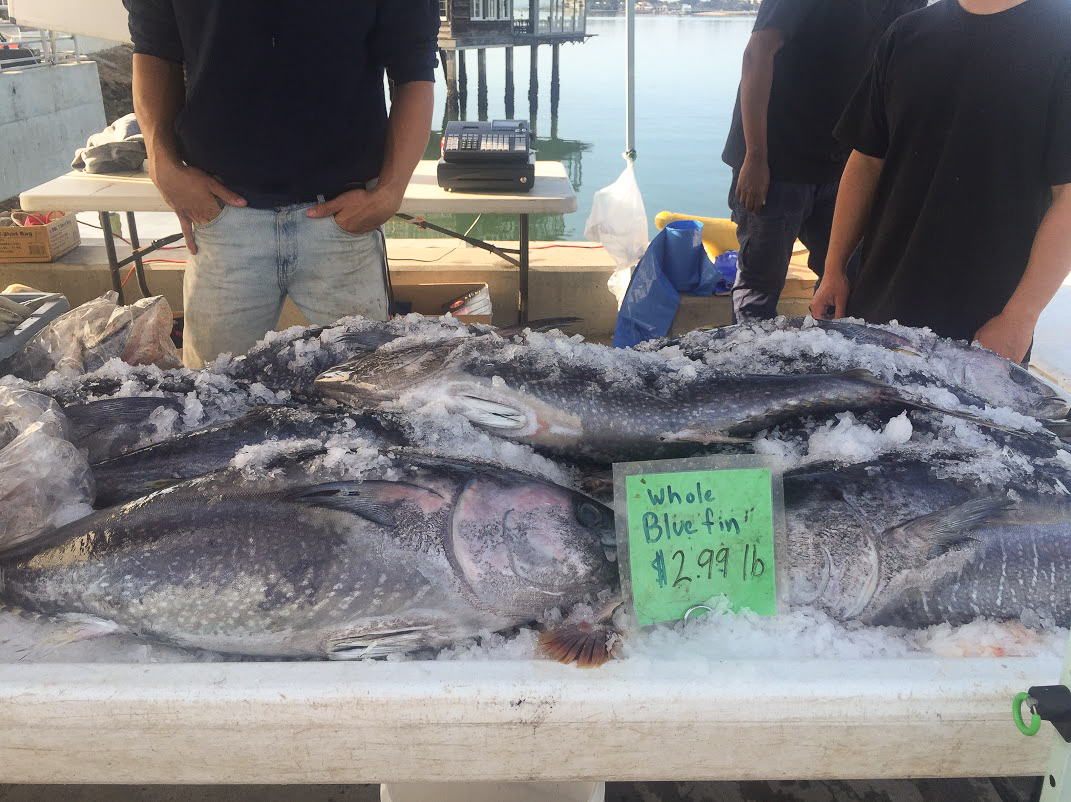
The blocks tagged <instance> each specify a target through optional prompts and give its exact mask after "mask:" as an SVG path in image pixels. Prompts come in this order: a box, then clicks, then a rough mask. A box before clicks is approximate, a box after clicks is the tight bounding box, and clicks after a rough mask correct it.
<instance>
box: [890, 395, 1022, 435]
mask: <svg viewBox="0 0 1071 802" xmlns="http://www.w3.org/2000/svg"><path fill="white" fill-rule="evenodd" d="M890 389H892V393H891V394H890V396H889V398H890V400H892V401H898V402H899V403H901V404H906V405H907V406H909V407H914V408H915V409H925V410H926V411H928V412H939V413H941V414H942V415H951V416H952V417H953V418H959V419H960V420H965V421H968V422H970V423H973V424H974V425H975V426H980V427H981V428H983V429H995V430H996V431H998V432H1007V433H1009V434H1021V433H1022V432H1021V431H1020V430H1019V429H1015V428H1012V427H1010V426H1002V425H1001V424H999V423H994V422H993V421H991V420H987V419H986V418H981V417H979V416H978V415H972V414H971V413H970V412H960V411H958V410H954V409H946V408H945V407H939V406H937V405H936V404H927V403H926V402H925V401H919V400H917V399H914V398H908V397H906V396H903V395H900V393H899V392H897V391H896V390H895V389H893V388H891V387H890Z"/></svg>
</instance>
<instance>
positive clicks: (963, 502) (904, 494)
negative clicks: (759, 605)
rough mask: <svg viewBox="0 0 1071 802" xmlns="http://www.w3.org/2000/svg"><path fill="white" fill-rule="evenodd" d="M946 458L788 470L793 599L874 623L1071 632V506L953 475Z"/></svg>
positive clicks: (1051, 496)
mask: <svg viewBox="0 0 1071 802" xmlns="http://www.w3.org/2000/svg"><path fill="white" fill-rule="evenodd" d="M939 462H940V460H937V459H934V460H926V461H922V460H915V459H910V458H908V459H903V460H897V459H896V458H893V457H887V458H885V459H883V461H882V462H881V463H871V464H856V465H851V466H841V467H835V468H830V469H828V470H822V469H815V468H810V469H804V470H800V471H797V472H793V473H790V474H787V475H786V477H785V499H786V520H787V523H788V528H789V553H790V555H791V556H790V558H789V575H790V577H791V602H792V604H793V605H809V606H813V607H817V608H819V609H822V610H824V611H826V612H827V613H828V614H829V615H830V616H832V617H833V618H836V619H838V620H842V621H848V620H857V621H860V622H862V623H864V624H867V625H872V626H876V625H888V626H898V627H907V628H922V627H927V626H932V625H934V624H939V623H949V624H953V625H958V624H964V623H968V622H970V621H973V620H975V619H976V618H979V617H986V618H992V619H998V620H1018V619H1021V618H1024V616H1026V615H1031V616H1033V619H1034V620H1035V621H1039V620H1042V621H1044V620H1047V621H1051V622H1054V623H1056V624H1057V625H1058V626H1062V627H1067V626H1069V625H1071V586H1068V584H1067V583H1066V581H1065V577H1066V576H1067V573H1068V571H1069V570H1071V499H1069V498H1068V497H1067V496H1066V495H1063V496H1060V495H1055V494H1053V493H1042V492H1038V488H1037V487H1033V488H1031V487H1026V486H1024V485H1018V486H1013V487H1010V488H1004V489H1000V488H985V487H979V486H977V485H972V484H971V483H970V482H968V481H965V480H959V481H956V480H951V479H943V478H941V471H940V470H939ZM1065 481H1066V477H1065ZM1062 484H1063V483H1062V482H1060V483H1054V484H1053V490H1058V488H1059V487H1060V486H1061V485H1062ZM1009 490H1010V491H1011V492H1009Z"/></svg>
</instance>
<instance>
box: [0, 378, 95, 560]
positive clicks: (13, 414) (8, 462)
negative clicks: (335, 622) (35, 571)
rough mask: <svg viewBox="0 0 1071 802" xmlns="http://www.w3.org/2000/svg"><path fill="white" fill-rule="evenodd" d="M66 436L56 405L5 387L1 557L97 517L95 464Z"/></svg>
mask: <svg viewBox="0 0 1071 802" xmlns="http://www.w3.org/2000/svg"><path fill="white" fill-rule="evenodd" d="M65 430H66V422H65V420H64V417H63V413H62V412H60V411H59V407H58V405H56V404H55V402H54V401H52V399H50V398H47V397H45V396H42V395H39V394H37V393H33V392H29V391H25V390H12V389H10V388H7V387H0V433H3V434H4V436H3V439H2V440H0V445H2V448H0V509H3V510H4V514H3V515H2V516H0V551H4V550H5V549H8V548H11V547H14V546H18V545H20V544H23V543H26V542H28V541H29V540H32V539H33V538H35V537H37V536H38V535H39V534H40V533H42V532H44V531H47V530H50V529H52V528H54V527H58V526H62V525H63V524H65V523H69V522H70V521H73V520H75V519H77V518H81V517H82V516H83V515H87V514H88V513H89V512H91V511H92V510H91V508H90V506H89V505H90V503H91V502H92V501H93V493H94V486H93V477H92V474H91V472H90V468H89V463H88V462H87V460H86V457H85V455H84V454H83V453H82V452H81V451H79V450H78V448H76V447H75V446H74V444H72V443H71V442H70V441H69V440H67V439H66V436H65ZM8 434H13V435H14V436H13V437H10V438H9V437H8V436H7V435H8Z"/></svg>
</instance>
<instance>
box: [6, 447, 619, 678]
mask: <svg viewBox="0 0 1071 802" xmlns="http://www.w3.org/2000/svg"><path fill="white" fill-rule="evenodd" d="M328 457H330V455H328ZM328 463H329V460H327V461H326V462H324V463H323V464H324V465H325V466H326V465H327V464H328ZM325 471H326V468H322V469H319V470H314V471H312V473H311V474H310V473H308V472H307V471H306V469H305V468H304V467H302V468H300V469H298V468H297V467H295V466H290V467H289V468H288V469H287V470H285V471H282V472H281V474H279V475H275V476H268V477H259V478H257V479H254V480H250V479H247V478H245V477H243V476H242V475H241V474H240V473H237V472H233V473H230V474H228V475H226V476H220V475H214V476H211V477H205V478H202V479H195V480H191V481H189V482H186V483H182V484H179V485H175V486H174V487H172V488H169V489H167V490H162V491H160V492H158V493H155V494H153V495H151V496H148V497H146V498H143V499H140V500H138V501H135V502H131V503H130V504H126V505H124V506H120V507H114V508H112V509H110V510H106V511H102V512H98V513H96V514H93V515H90V516H88V517H86V518H84V519H82V520H79V521H77V522H75V523H73V524H70V525H68V526H66V527H63V528H62V529H60V530H57V531H56V532H55V533H54V534H53V535H52V536H51V537H50V538H49V539H48V540H47V542H45V541H40V542H38V543H36V544H34V550H33V552H32V553H28V554H25V555H24V556H22V557H19V556H16V555H14V554H12V553H9V554H8V555H7V556H6V557H4V558H2V559H0V587H2V594H0V595H2V597H3V598H4V599H6V600H8V601H10V602H13V603H15V604H17V605H19V606H20V607H23V608H25V609H29V610H32V611H37V612H42V613H49V614H55V613H78V614H82V616H89V617H91V618H88V619H84V620H83V626H84V627H86V628H88V629H92V628H93V627H94V626H96V627H98V628H99V629H100V631H104V632H106V631H115V630H128V631H130V632H133V633H135V634H137V635H140V636H144V637H147V638H152V639H155V640H159V641H163V642H166V643H169V644H173V645H178V646H183V647H192V648H200V649H209V650H214V651H221V652H228V653H236V654H246V655H261V656H266V657H320V658H331V659H351V658H358V657H365V656H381V655H388V654H391V653H395V652H412V651H417V650H421V649H427V648H436V647H442V646H445V645H448V644H451V643H454V642H457V641H459V640H462V639H465V638H469V637H472V636H475V635H477V634H478V633H479V632H481V631H486V630H492V631H495V630H502V629H506V628H509V627H513V626H515V625H518V624H521V623H524V622H531V621H534V620H535V619H537V618H538V617H539V615H540V614H541V613H543V612H544V611H546V610H549V609H552V608H562V607H567V606H569V605H572V604H574V603H575V602H578V601H580V600H581V599H582V598H583V597H585V595H586V594H589V593H591V592H593V591H596V590H599V589H603V588H607V587H610V586H611V585H612V584H613V583H614V581H615V578H616V573H617V569H616V566H615V564H614V563H613V562H611V561H610V559H609V557H608V549H609V548H610V547H611V546H612V544H613V543H614V528H613V516H612V513H611V511H610V510H609V509H607V508H606V507H604V506H602V505H601V504H599V503H597V502H595V501H593V500H591V499H589V498H587V497H585V496H582V495H580V494H579V493H576V492H573V491H570V490H567V489H565V488H562V487H559V486H557V485H554V484H551V483H549V482H547V481H543V480H541V479H537V478H533V477H531V476H528V475H525V474H521V473H518V472H516V471H512V470H507V469H503V468H499V467H492V466H487V465H480V464H476V463H467V462H462V461H459V460H446V459H434V458H427V457H421V456H418V455H415V454H406V455H400V456H398V457H397V458H395V459H388V458H386V457H384V456H379V457H375V458H372V459H370V460H369V461H368V465H367V468H366V469H365V470H364V471H363V474H362V475H361V476H360V478H359V480H358V479H338V480H331V478H330V474H329V473H325Z"/></svg>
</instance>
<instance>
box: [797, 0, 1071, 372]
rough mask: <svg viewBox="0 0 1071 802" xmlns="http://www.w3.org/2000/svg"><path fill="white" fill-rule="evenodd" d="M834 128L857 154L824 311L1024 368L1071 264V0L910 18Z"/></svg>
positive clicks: (834, 241)
mask: <svg viewBox="0 0 1071 802" xmlns="http://www.w3.org/2000/svg"><path fill="white" fill-rule="evenodd" d="M836 130H837V134H838V136H840V137H841V138H842V139H843V141H844V142H845V143H847V144H848V145H850V146H851V147H852V148H853V152H852V154H851V157H850V158H849V160H848V164H847V167H846V169H845V172H844V178H843V180H842V182H841V190H840V197H839V199H838V201H837V207H836V214H835V217H834V222H833V232H832V238H831V243H830V247H829V254H828V256H827V258H826V265H825V272H826V274H825V278H824V279H823V281H822V285H821V286H820V287H819V289H818V291H817V292H816V293H815V296H814V298H813V300H812V304H811V313H812V314H813V315H814V316H815V317H816V318H829V317H843V316H845V315H849V316H852V317H858V318H862V319H864V320H866V321H869V322H873V323H886V322H890V321H894V320H895V321H897V322H898V323H901V324H903V325H908V326H920V327H921V326H927V327H929V328H930V329H932V330H933V331H934V332H936V333H937V334H940V335H942V336H945V337H950V338H953V339H961V340H975V341H977V342H978V343H980V344H981V345H983V346H985V347H987V348H989V349H991V350H993V351H995V352H997V353H999V354H1002V355H1003V356H1005V357H1007V358H1008V359H1011V360H1013V361H1016V362H1021V361H1023V360H1024V358H1025V357H1026V355H1027V353H1028V351H1029V347H1030V342H1031V339H1032V336H1033V330H1034V326H1035V325H1036V323H1037V319H1038V316H1039V315H1040V314H1041V311H1042V310H1043V309H1044V307H1045V305H1046V304H1047V303H1048V302H1049V301H1050V300H1051V299H1052V297H1053V295H1054V294H1055V293H1056V291H1057V289H1059V286H1060V284H1061V282H1062V281H1063V280H1064V278H1065V277H1066V276H1067V275H1068V271H1069V269H1071V190H1069V189H1068V187H1069V182H1071V5H1069V4H1068V3H1067V0H1025V1H1024V0H939V2H937V3H935V4H933V5H931V6H929V7H928V8H925V9H923V10H921V11H919V12H917V13H915V14H910V15H908V16H906V17H904V18H903V19H901V20H899V21H897V23H896V24H894V25H893V26H892V27H891V28H890V30H889V32H888V34H887V36H886V37H885V39H884V40H883V41H882V42H881V44H880V45H879V47H878V50H877V55H876V58H875V61H874V64H873V66H872V68H871V70H870V73H869V75H868V77H867V79H866V80H865V81H864V83H863V85H862V86H861V87H860V89H859V91H858V93H857V94H856V95H855V97H854V98H853V99H852V101H851V103H850V104H849V106H848V108H847V110H846V111H845V114H844V117H843V119H842V120H841V122H840V123H839V125H838V126H837V129H836ZM860 239H862V242H863V258H862V264H861V267H860V270H859V274H858V276H857V277H856V278H855V279H854V280H851V281H849V279H848V278H847V277H846V276H845V271H844V266H845V263H846V260H847V255H848V254H850V253H851V252H852V251H853V250H854V249H855V247H856V243H858V242H859V241H860Z"/></svg>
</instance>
